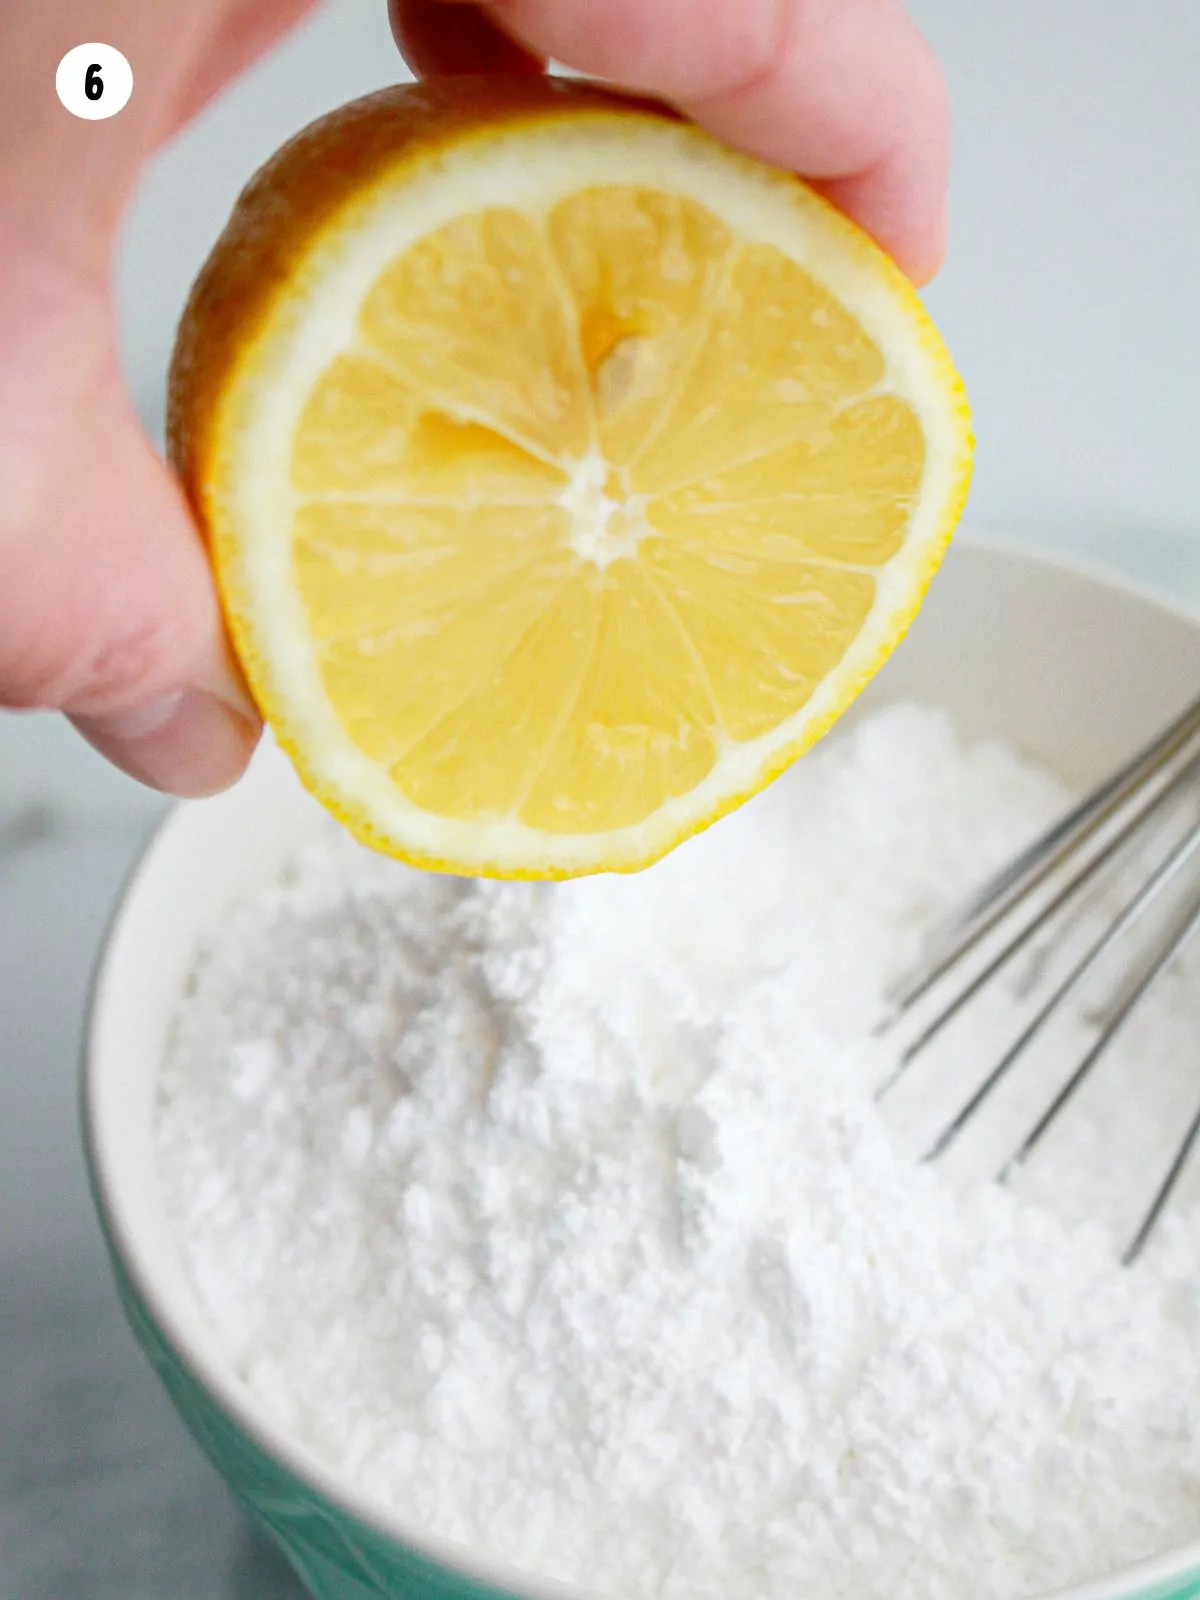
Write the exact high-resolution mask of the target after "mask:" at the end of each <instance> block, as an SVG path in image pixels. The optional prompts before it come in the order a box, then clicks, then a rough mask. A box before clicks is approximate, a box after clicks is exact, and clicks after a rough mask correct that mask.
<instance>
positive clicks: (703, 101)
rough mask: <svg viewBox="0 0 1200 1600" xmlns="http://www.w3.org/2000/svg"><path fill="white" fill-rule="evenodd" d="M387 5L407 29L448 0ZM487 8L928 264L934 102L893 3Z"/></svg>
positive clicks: (554, 53) (937, 162) (931, 262)
mask: <svg viewBox="0 0 1200 1600" xmlns="http://www.w3.org/2000/svg"><path fill="white" fill-rule="evenodd" d="M399 10H400V11H401V12H402V13H403V14H404V16H405V17H406V18H407V19H408V21H407V27H408V29H409V35H410V36H411V35H412V33H413V32H414V31H419V28H421V27H424V26H425V25H426V22H425V20H422V19H432V18H434V17H438V18H444V16H445V14H446V13H447V12H449V13H450V14H451V15H453V14H457V13H460V12H462V10H463V7H462V6H461V5H460V4H457V3H453V0H402V3H400V5H399ZM488 11H489V14H490V16H491V17H492V18H493V19H494V21H496V22H497V23H498V24H500V25H502V26H503V27H504V28H505V29H506V30H507V31H508V32H509V33H511V34H512V35H513V36H514V37H516V38H518V39H520V40H521V41H522V42H523V43H524V44H525V45H526V46H528V48H529V49H530V50H531V51H533V52H535V53H538V54H542V55H545V56H547V57H550V58H553V59H554V60H558V61H562V62H564V63H565V64H566V65H568V66H571V67H574V68H576V69H577V70H578V71H581V72H587V73H592V74H595V75H597V76H599V77H603V78H607V79H610V80H612V81H613V82H616V83H620V84H622V85H624V86H626V87H629V88H634V89H641V90H644V91H646V92H648V93H651V94H657V95H660V96H662V97H663V98H665V99H667V100H670V101H672V102H673V103H674V104H676V105H678V106H679V107H680V108H681V109H682V110H683V111H685V112H686V113H687V114H688V115H689V116H691V117H693V118H694V119H695V120H696V121H697V122H699V123H700V124H701V125H702V126H704V127H706V128H708V129H709V130H710V131H711V132H713V133H715V134H717V135H718V136H719V137H720V138H722V139H725V140H727V141H728V142H729V143H731V144H734V145H737V146H739V147H740V148H742V149H744V150H747V151H749V152H750V153H751V154H752V155H756V156H760V157H761V158H763V159H764V160H767V161H771V162H773V163H774V164H775V165H777V166H781V167H785V168H788V169H790V170H791V171H794V172H798V173H800V174H801V175H802V176H804V177H805V178H808V179H811V180H815V181H816V183H817V186H818V187H820V188H821V189H823V190H824V192H825V193H827V194H828V195H829V197H830V198H831V199H832V200H833V201H834V202H835V203H836V204H838V205H840V206H842V207H843V209H845V210H846V211H847V212H848V213H849V214H850V215H851V216H853V217H854V218H855V220H856V221H858V222H859V223H860V224H861V225H862V226H863V227H864V228H866V229H867V231H868V232H869V233H871V234H873V235H874V236H875V238H876V239H877V240H878V241H879V243H880V244H882V245H883V246H884V248H885V249H886V250H888V251H890V252H891V254H892V255H893V256H894V257H895V258H896V260H897V261H898V262H899V263H900V265H901V266H902V267H903V268H904V269H905V271H906V272H908V273H909V274H910V276H911V277H913V278H914V279H915V280H916V281H917V282H924V281H926V280H927V279H928V278H930V277H932V276H933V274H934V272H936V270H937V268H938V266H939V265H940V263H941V259H942V255H943V253H944V250H945V237H946V190H947V174H948V167H949V109H948V104H947V97H946V90H945V85H944V83H943V80H942V77H941V73H940V71H939V70H938V66H937V63H936V61H935V60H934V57H933V55H932V52H931V51H930V49H929V47H928V46H927V45H926V43H925V41H924V39H923V38H922V37H921V34H920V33H919V32H918V30H917V28H916V27H915V25H914V24H913V22H912V21H911V19H910V18H909V16H908V14H907V13H906V11H905V9H904V7H903V5H902V4H901V3H900V0H492V3H491V4H490V6H489V8H488ZM438 26H439V27H444V26H446V24H445V23H444V22H441V21H439V23H438ZM443 37H445V35H443ZM450 37H451V38H452V34H451V35H450ZM410 59H412V58H410ZM413 64H414V65H415V66H417V67H418V68H419V69H420V70H429V69H427V68H426V67H424V65H423V64H422V63H421V62H419V61H415V60H414V61H413Z"/></svg>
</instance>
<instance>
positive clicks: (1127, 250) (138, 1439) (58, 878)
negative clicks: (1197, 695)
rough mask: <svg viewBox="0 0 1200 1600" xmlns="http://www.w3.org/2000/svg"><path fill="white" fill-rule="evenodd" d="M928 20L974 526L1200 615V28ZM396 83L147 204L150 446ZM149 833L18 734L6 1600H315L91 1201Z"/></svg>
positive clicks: (8, 1158) (50, 752) (1147, 22)
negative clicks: (111, 1047)
mask: <svg viewBox="0 0 1200 1600" xmlns="http://www.w3.org/2000/svg"><path fill="white" fill-rule="evenodd" d="M912 9H913V11H914V13H915V14H916V15H917V17H918V20H919V21H920V22H921V23H922V24H923V25H924V26H925V28H926V30H927V32H928V33H929V35H930V37H931V39H932V40H933V42H934V44H935V45H936V47H937V48H938V50H939V52H940V53H941V55H942V57H943V60H944V61H945V63H946V66H947V70H948V73H949V76H950V80H951V86H952V91H953V94H954V97H955V101H956V114H957V130H958V159H957V168H956V179H955V234H954V248H953V252H952V255H951V259H950V263H949V265H948V268H947V271H946V273H945V275H944V276H943V278H942V279H941V280H940V281H939V283H938V284H937V286H936V287H935V289H934V290H933V292H932V294H931V296H930V303H931V306H932V308H933V310H934V312H935V315H936V316H937V318H938V320H939V322H940V323H941V324H942V325H943V327H944V329H945V331H946V333H947V336H948V337H949V340H950V343H951V345H952V347H953V348H954V349H955V351H956V354H957V355H958V357H959V360H960V362H961V364H962V366H963V370H964V372H965V374H966V376H967V379H968V383H969V386H970V388H971V391H972V395H973V398H974V400H975V406H976V417H977V423H978V431H979V435H980V440H981V444H980V454H979V473H978V476H977V481H976V491H975V494H974V497H973V501H972V512H971V516H972V521H973V523H974V524H975V525H976V526H982V527H984V528H987V529H989V530H992V531H994V532H997V533H1000V534H1005V533H1007V534H1011V535H1012V536H1014V537H1017V538H1019V539H1021V540H1023V541H1025V542H1036V543H1038V544H1040V545H1042V546H1050V547H1052V548H1057V549H1060V550H1064V551H1067V552H1070V553H1073V554H1076V555H1083V556H1085V557H1087V558H1089V559H1091V560H1093V561H1096V562H1099V563H1100V564H1102V565H1106V566H1108V567H1110V568H1112V569H1114V570H1118V571H1122V572H1125V573H1128V574H1130V575H1132V576H1134V577H1136V578H1137V579H1139V580H1140V581H1141V582H1143V583H1145V584H1148V585H1150V586H1152V587H1155V588H1158V589H1160V590H1161V591H1162V592H1163V593H1165V594H1168V595H1170V596H1172V597H1173V598H1175V599H1176V600H1181V601H1184V602H1187V603H1190V604H1192V605H1200V523H1197V521H1196V518H1195V507H1196V505H1197V504H1200V456H1198V455H1197V452H1196V451H1195V450H1194V448H1193V445H1192V440H1191V437H1190V430H1191V428H1192V425H1193V418H1194V413H1195V404H1194V382H1195V376H1194V375H1195V371H1196V366H1197V355H1198V353H1200V352H1198V349H1197V346H1198V345H1200V319H1198V318H1197V314H1196V311H1195V307H1194V297H1193V290H1192V285H1191V281H1190V279H1189V277H1188V275H1187V274H1186V273H1185V272H1183V271H1182V270H1181V264H1182V263H1183V262H1185V261H1188V260H1195V259H1196V256H1197V252H1198V251H1200V212H1198V211H1197V209H1196V208H1195V207H1194V206H1189V205H1184V204H1181V203H1180V197H1181V196H1185V195H1194V194H1195V193H1196V192H1197V184H1198V183H1200V140H1198V139H1197V137H1196V134H1197V116H1196V113H1195V110H1194V82H1193V72H1192V67H1193V64H1194V62H1195V60H1196V59H1197V53H1198V52H1200V7H1193V6H1184V5H1176V6H1162V7H1152V8H1150V9H1149V11H1148V12H1147V13H1146V15H1145V16H1144V17H1143V16H1141V15H1140V14H1139V13H1138V8H1136V7H1129V6H1128V5H1126V4H1124V3H1123V0H1061V3H1060V4H1059V5H1056V6H1054V7H1050V8H1048V7H1046V6H1045V5H1044V3H1043V0H974V3H973V4H971V5H969V6H964V5H963V4H962V0H912ZM1143 9H1144V8H1143ZM397 75H398V74H397V68H396V60H395V56H394V54H393V53H392V52H391V49H390V44H389V42H388V37H387V28H386V22H385V20H384V5H383V0H336V3H333V4H330V5H328V6H326V7H325V8H324V9H323V10H322V11H321V12H320V13H319V14H318V16H317V17H316V19H315V21H314V22H313V23H312V24H310V25H309V27H308V28H307V29H305V30H302V31H301V32H299V33H298V34H297V35H296V36H295V37H294V38H293V39H292V40H291V41H290V42H289V44H288V45H287V46H286V48H285V49H284V50H283V51H281V52H279V53H278V55H277V56H275V57H274V58H273V59H271V60H270V61H269V62H267V63H266V64H265V65H264V66H263V67H261V68H259V69H257V70H256V72H255V73H254V74H252V75H251V76H250V77H249V78H248V79H247V80H246V81H245V82H243V83H242V84H240V85H239V86H238V87H237V88H236V89H235V90H234V91H233V92H232V93H231V94H230V95H229V96H227V97H226V98H225V99H224V100H223V101H221V102H220V103H218V104H217V105H216V106H215V107H214V108H212V109H211V110H210V111H209V112H207V113H206V114H205V116H204V117H203V118H202V119H201V120H200V122H199V123H198V124H197V126H196V127H195V128H194V129H193V130H192V131H191V132H189V133H188V134H187V135H185V136H184V138H182V139H180V140H179V141H177V142H176V144H175V145H174V146H173V147H172V148H171V149H170V150H169V151H168V152H167V153H166V155H165V156H164V157H163V159H162V160H161V162H160V163H159V165H158V167H157V168H156V170H155V171H154V172H152V173H151V174H150V175H149V177H148V179H147V182H146V184H145V185H144V187H143V192H142V196H141V199H140V201H139V204H138V206H137V208H136V210H135V213H134V215H133V217H132V219H131V221H130V224H129V228H128V230H127V236H126V241H125V248H124V251H123V255H122V259H121V263H120V274H119V296H120V301H121V305H122V310H123V349H124V356H125V361H126V365H127V368H128V371H129V375H130V381H131V384H132V387H133V391H134V394H135V397H136V399H137V402H138V405H139V409H140V411H141V413H142V415H143V417H144V419H145V421H146V423H147V425H148V426H149V427H150V429H151V430H152V431H154V430H156V429H157V427H158V425H159V423H160V420H161V394H162V377H163V370H164V366H165V361H166V352H167V349H168V348H169V342H170V337H171V330H172V328H173V326H174V321H175V318H176V316H177V315H178V310H179V306H180V303H181V300H182V296H183V294H184V293H185V291H186V287H187V283H188V281H189V280H190V278H191V276H192V274H193V273H194V272H195V270H196V268H197V266H198V264H199V261H200V259H201V257H202V255H203V252H204V249H205V248H206V246H207V244H208V242H209V241H210V240H211V238H212V237H213V235H214V234H215V232H216V230H217V228H218V227H219V225H220V222H221V220H222V218H223V215H224V213H225V211H226V210H227V208H228V206H229V204H230V202H231V200H232V198H233V195H234V193H235V192H236V190H237V188H238V187H239V186H240V184H241V183H242V181H243V180H244V178H245V177H246V175H247V174H248V172H249V169H250V167H251V166H252V165H253V164H254V163H255V162H256V161H257V160H259V159H261V158H262V157H263V156H265V155H266V154H267V153H268V151H269V150H270V149H272V148H273V147H274V146H275V145H276V144H278V143H279V142H280V141H281V140H282V138H283V137H285V136H286V135H287V134H288V133H290V132H291V131H292V130H293V129H294V128H296V127H297V126H299V125H300V124H301V123H302V122H304V121H305V120H307V119H308V118H309V117H311V116H312V115H314V114H316V113H317V112H318V111H320V110H322V109H324V108H325V107H327V106H329V105H332V104H335V103H336V102H338V101H340V100H344V99H346V98H349V97H350V96H351V95H353V94H356V93H361V92H363V91H365V90H367V89H369V88H372V87H374V86H376V85H377V84H380V83H383V82H386V81H389V80H392V79H394V78H395V77H396V76H397ZM135 92H136V91H135ZM162 809H163V802H162V801H161V799H159V798H158V797H156V796H153V795H151V794H149V793H148V792H147V791H145V790H143V789H140V788H138V787H137V785H135V784H132V783H130V782H127V781H126V780H124V779H122V778H121V777H119V776H118V775H117V774H115V773H113V772H111V771H109V770H108V769H107V768H106V767H105V766H104V765H103V763H102V762H101V761H100V760H99V759H98V758H97V757H96V756H94V755H93V754H92V752H90V751H89V750H87V749H86V748H85V747H84V746H83V745H82V744H81V743H80V742H79V741H78V740H76V739H75V738H74V737H73V736H72V735H71V734H70V732H69V730H68V729H67V728H65V727H64V726H63V725H61V724H60V723H58V722H57V721H56V720H55V719H53V718H50V717H42V716H33V717H21V718H18V717H9V718H4V717H3V716H0V1600H298V1597H299V1596H300V1590H299V1588H298V1586H297V1584H296V1583H295V1581H294V1580H293V1579H292V1577H291V1576H290V1574H289V1573H288V1571H287V1570H286V1569H285V1568H284V1566H283V1564H282V1562H281V1561H280V1559H279V1558H278V1557H277V1556H276V1555H275V1553H274V1551H273V1550H272V1549H271V1548H270V1547H269V1546H268V1545H266V1544H265V1543H264V1542H263V1541H262V1540H261V1539H259V1538H258V1537H257V1536H255V1535H254V1534H252V1533H251V1532H250V1531H249V1530H248V1528H247V1526H246V1525H245V1524H244V1522H243V1521H242V1519H241V1517H240V1516H239V1514H238V1512H237V1511H236V1509H235V1508H234V1506H233V1505H232V1504H231V1502H230V1501H229V1499H228V1498H227V1496H226V1494H225V1492H224V1490H223V1488H222V1486H221V1484H220V1483H219V1481H218V1480H217V1479H216V1477H215V1475H214V1474H213V1473H212V1471H211V1470H210V1469H209V1467H208V1466H207V1464H206V1463H205V1462H204V1460H203V1459H202V1458H201V1456H200V1455H199V1452H198V1451H197V1450H196V1449H195V1448H194V1447H193V1446H192V1444H191V1442H190V1441H189V1439H188V1438H187V1437H186V1435H185V1434H184V1432H183V1429H182V1426H181V1425H180V1424H179V1423H178V1422H177V1420H176V1418H175V1415H174V1412H173V1411H172V1410H171V1409H170V1407H169V1405H168V1404H167V1401H166V1400H165V1398H164V1397H163V1396H162V1395H161V1394H160V1393H159V1390H158V1387H157V1384H156V1381H155V1380H154V1379H153V1377H152V1376H151V1374H150V1372H149V1370H148V1369H147V1368H146V1367H145V1366H144V1364H143V1362H142V1360H141V1358H140V1356H139V1354H138V1352H137V1350H136V1349H135V1347H134V1345H133V1342H132V1339H131V1337H130V1336H129V1335H128V1333H127V1331H126V1329H125V1326H124V1323H123V1321H122V1319H121V1316H120V1313H119V1311H118V1308H117V1305H116V1301H115V1297H114V1294H113V1292H112V1290H111V1288H110V1284H109V1277H108V1269H107V1264H106V1262H105V1259H104V1256H103V1251H102V1247H101V1243H100V1237H99V1232H98V1229H97V1226H96V1224H95V1221H94V1218H93V1216H92V1211H91V1206H90V1202H89V1199H88V1196H87V1189H86V1183H85V1178H84V1172H83V1163H82V1158H81V1155H80V1149H79V1138H78V1133H77V1117H76V1105H75V1097H76V1063H77V1059H78V1052H79V1042H80V1032H81V1023H82V1017H83V1007H84V1003H85V997H86V991H87V986H88V981H89V976H90V972H91V969H92V965H93V962H94V960H95V956H96V952H97V949H98V945H99V942H100V939H101V937H102V933H103V929H104V926H105V922H106V919H107V917H108V916H109V913H110V911H111V908H112V905H113V902H114V898H115V896H116V894H117V893H118V890H119V886H120V884H121V882H122V880H123V878H124V876H125V874H126V872H127V871H128V869H129V866H130V864H131V862H132V860H133V858H134V856H135V855H136V852H137V851H138V849H139V847H140V845H141V843H142V841H143V840H144V839H145V837H146V835H147V833H148V831H149V830H150V828H151V827H152V826H153V824H154V822H155V820H156V818H157V817H158V816H159V815H160V814H161V812H162Z"/></svg>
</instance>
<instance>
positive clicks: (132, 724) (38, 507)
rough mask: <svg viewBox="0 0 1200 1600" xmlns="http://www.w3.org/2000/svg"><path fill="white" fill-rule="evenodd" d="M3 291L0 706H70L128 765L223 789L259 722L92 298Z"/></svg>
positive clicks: (181, 782) (178, 787)
mask: <svg viewBox="0 0 1200 1600" xmlns="http://www.w3.org/2000/svg"><path fill="white" fill-rule="evenodd" d="M37 272H38V280H39V281H37V282H34V281H32V280H31V279H30V278H29V277H28V275H27V276H26V279H25V281H24V282H23V283H22V284H21V286H20V288H21V292H20V294H14V292H13V288H14V283H13V278H12V277H10V279H9V281H8V284H7V285H6V286H0V347H2V348H4V350H5V362H4V365H3V369H2V370H0V705H7V706H17V707H32V706H47V707H53V708H57V709H59V710H62V711H64V712H66V714H67V715H68V716H69V717H70V718H71V719H72V721H73V722H74V723H75V724H76V726H77V727H78V728H79V729H80V731H81V732H82V733H83V734H84V735H85V737H86V738H87V739H89V740H90V742H91V743H92V744H94V745H95V746H96V747H97V749H99V750H101V751H102V752H103V754H105V755H106V756H108V757H109V758H110V759H111V760H112V761H114V762H115V763H116V764H117V765H118V766H119V767H121V768H123V769H124V770H125V771H126V772H128V773H130V774H131V775H132V776H134V777H136V778H139V779H141V780H142V781H143V782H145V783H148V784H150V785H152V786H153V787H155V788H159V789H165V790H168V791H170V792H172V793H175V794H182V795H200V794H209V793H213V792H214V791H216V790H218V789H222V788H224V787H225V786H226V785H228V784H229V783H232V782H233V781H234V779H235V778H237V777H238V776H239V775H240V773H241V772H242V771H243V769H244V768H245V766H246V763H247V761H248V760H249V758H250V754H251V752H252V751H253V749H254V746H255V743H256V741H257V739H258V735H259V731H260V723H259V719H258V715H257V712H256V711H255V708H254V705H253V703H252V701H251V700H250V698H249V696H248V693H247V691H246V689H245V686H244V684H243V683H242V681H241V679H240V677H239V674H238V672H237V669H236V667H235V665H234V663H233V661H232V658H231V656H230V654H229V650H228V646H227V644H226V641H225V637H224V633H223V629H222V624H221V617H220V612H219V607H218V605H217V601H216V597H215V594H214V590H213V584H212V577H211V571H210V568H209V564H208V561H207V558H206V555H205V552H204V550H203V548H202V546H201V544H200V541H199V538H198V536H197V534H196V531H195V529H194V526H193V524H192V521H191V518H190V516H189V514H188V512H187V508H186V507H185V505H184V503H183V501H182V498H181V496H180V493H179V491H178V489H177V487H176V485H175V483H174V481H173V479H172V478H171V476H170V474H169V473H168V471H167V469H166V468H165V467H164V465H163V464H162V462H161V461H160V460H159V458H158V457H157V456H156V454H155V452H154V451H153V449H152V448H151V446H150V443H149V441H148V440H147V439H146V438H145V437H144V435H143V434H142V432H141V430H140V428H139V427H138V424H137V421H136V418H135V417H134V415H133V413H132V411H131V409H130V408H129V406H128V403H127V402H126V400H125V397H124V394H123V392H122V390H121V387H120V381H119V375H118V372H117V368H116V363H115V360H114V359H113V355H112V351H111V348H110V335H109V332H108V314H107V307H106V306H105V305H104V303H103V299H102V297H101V296H100V295H99V294H94V295H93V294H88V295H81V294H80V293H78V292H77V290H76V289H74V288H73V287H69V286H67V285H65V284H64V283H62V282H61V281H60V280H59V279H58V278H57V277H56V274H55V272H54V270H53V269H52V268H50V267H49V265H48V263H47V261H46V258H45V257H41V258H39V259H38V262H37Z"/></svg>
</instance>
